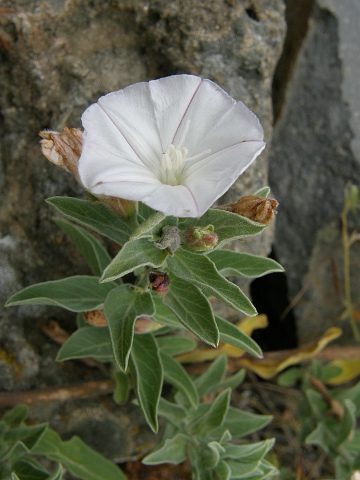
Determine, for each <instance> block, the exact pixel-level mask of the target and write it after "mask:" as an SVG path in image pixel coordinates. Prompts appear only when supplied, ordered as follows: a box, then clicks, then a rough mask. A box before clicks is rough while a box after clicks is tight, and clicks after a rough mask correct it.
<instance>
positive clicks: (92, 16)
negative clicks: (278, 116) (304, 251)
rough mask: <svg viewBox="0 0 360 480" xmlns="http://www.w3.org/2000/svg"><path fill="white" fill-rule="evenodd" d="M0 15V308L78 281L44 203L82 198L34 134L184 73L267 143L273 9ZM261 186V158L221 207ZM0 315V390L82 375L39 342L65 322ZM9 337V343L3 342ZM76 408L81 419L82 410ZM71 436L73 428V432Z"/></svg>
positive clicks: (47, 314) (276, 20) (76, 122)
mask: <svg viewBox="0 0 360 480" xmlns="http://www.w3.org/2000/svg"><path fill="white" fill-rule="evenodd" d="M2 8H4V9H6V10H5V13H4V12H0V15H1V16H0V22H1V26H2V33H1V42H0V56H1V58H0V60H1V64H2V65H1V69H0V83H1V86H2V95H1V97H0V108H1V119H2V122H1V124H0V134H1V138H2V146H1V152H0V155H1V156H0V172H1V176H0V186H1V193H0V195H1V201H0V229H1V237H2V244H1V245H0V249H1V256H0V261H1V265H0V268H1V271H2V278H3V279H4V281H5V284H6V289H4V290H2V291H1V293H0V295H1V302H0V303H1V305H2V304H3V303H4V301H5V300H6V298H7V297H8V296H9V295H10V294H12V293H14V292H15V291H17V290H18V289H19V288H22V287H25V286H27V285H31V284H34V283H36V282H40V281H45V280H53V279H57V278H63V277H64V276H66V275H72V274H75V273H78V274H79V273H87V272H88V270H87V267H86V266H85V264H84V261H83V260H82V259H81V258H80V257H79V255H78V254H77V253H76V250H75V248H74V247H73V246H72V245H70V243H69V242H68V241H67V239H66V238H65V236H64V235H63V234H62V233H61V232H60V231H59V229H58V228H57V227H56V226H55V225H54V224H53V223H52V221H51V217H52V215H53V212H52V211H51V210H50V208H49V206H48V205H46V204H45V202H44V199H46V198H47V197H51V196H54V195H67V196H81V195H83V192H82V191H81V189H80V187H79V186H78V185H77V184H76V182H75V181H74V180H73V179H72V178H71V177H70V176H69V175H67V174H66V173H65V172H63V171H61V170H60V169H57V168H56V167H55V166H54V165H51V164H49V163H48V162H47V161H46V160H45V158H43V157H42V156H41V154H40V148H39V144H38V142H39V138H38V137H37V132H38V131H40V130H43V129H45V128H49V129H52V130H60V129H61V128H62V127H63V126H64V125H67V126H69V127H80V126H81V123H80V117H81V113H82V112H83V110H84V109H85V108H86V107H87V106H88V105H89V104H91V103H93V102H94V101H96V100H97V99H98V97H99V96H101V95H103V94H105V93H108V92H110V91H113V90H118V89H120V88H122V87H124V86H126V85H128V84H131V83H135V82H138V81H146V80H149V79H152V78H157V77H161V76H165V75H169V74H176V73H191V74H195V75H200V76H203V77H208V78H211V79H212V80H214V81H215V82H217V83H219V84H220V85H221V86H222V87H223V88H224V89H225V90H227V91H228V92H229V93H230V94H231V95H232V96H234V97H235V98H237V99H239V100H242V101H243V102H244V103H246V104H247V105H248V106H249V107H250V108H251V109H252V110H254V111H255V112H256V113H257V115H258V116H259V117H260V119H261V121H262V123H263V125H264V130H265V137H266V140H267V141H268V142H269V141H270V139H271V133H272V126H271V124H272V114H271V83H272V76H273V71H274V68H275V65H276V62H277V59H278V57H279V55H280V51H281V47H282V42H283V37H284V33H285V22H284V6H283V2H282V0H270V1H269V0H267V1H265V0H241V1H238V0H222V1H218V0H195V1H193V0H178V1H168V0H153V1H141V0H132V1H125V0H116V1H113V0H111V1H110V0H105V1H104V0H94V1H92V2H88V1H85V0H68V1H62V0H48V1H33V0H20V1H13V0H3V2H2ZM266 183H267V163H266V153H264V154H263V156H262V158H261V159H258V160H257V161H256V162H255V164H254V166H253V167H251V169H249V171H248V172H247V173H246V174H245V175H243V176H242V177H241V178H240V180H239V181H238V182H237V184H236V186H235V187H234V188H233V190H232V192H231V193H230V194H229V195H228V196H227V198H226V199H225V200H224V202H225V201H233V200H235V199H237V197H239V196H242V195H245V194H249V193H253V192H254V190H257V189H258V188H260V187H262V186H263V185H264V184H266ZM270 243H271V232H270V229H269V234H268V235H267V236H266V235H265V236H262V237H258V239H257V242H248V244H247V246H246V247H245V248H246V249H250V248H251V251H253V252H254V253H255V252H257V253H263V254H267V252H268V251H269V249H270ZM242 245H246V244H245V242H244V244H242ZM5 279H6V280H5ZM0 313H1V330H2V332H3V333H2V335H3V339H2V343H1V345H0V346H1V348H2V349H3V351H4V352H5V353H4V358H3V357H2V360H4V359H5V361H4V362H3V363H2V364H0V367H1V365H3V366H4V369H5V370H6V374H5V375H4V378H6V379H7V380H6V384H2V385H1V386H0V389H2V390H4V389H26V388H30V387H33V388H39V387H40V386H41V387H44V386H46V385H54V386H56V385H62V384H66V383H71V382H72V381H76V379H77V378H82V379H84V380H85V379H87V378H89V377H91V376H93V375H94V374H93V373H91V372H90V371H89V369H85V370H84V368H85V367H83V366H78V367H75V366H74V365H76V363H71V364H69V363H68V362H65V363H64V365H59V364H56V363H55V361H54V358H55V355H56V350H57V347H56V346H55V345H54V344H53V343H52V342H51V341H49V340H48V339H47V338H46V337H45V336H44V335H43V334H42V332H41V331H40V327H41V325H42V324H43V323H44V322H46V321H47V320H49V319H50V318H51V319H55V320H57V321H59V322H60V323H61V325H62V326H63V327H64V328H67V329H69V330H71V329H73V328H74V316H73V315H68V314H66V312H63V311H62V310H59V309H55V308H52V309H46V308H44V307H41V308H35V307H34V308H32V307H21V308H13V309H7V310H6V312H3V311H2V310H1V312H0ZM10 333H11V335H13V338H15V336H16V335H17V336H16V340H17V342H18V343H6V339H7V337H8V336H9V335H10ZM24 348H26V349H27V350H26V351H27V357H26V358H31V359H33V367H32V369H30V370H29V371H28V372H27V373H26V376H24V377H23V378H22V379H21V380H19V379H17V378H16V376H14V372H13V367H12V366H11V365H10V364H9V362H8V361H6V360H8V359H9V358H10V357H9V356H11V355H15V357H16V360H17V361H18V362H20V363H21V362H22V358H23V357H21V358H20V356H21V355H20V353H19V352H20V350H21V349H24ZM6 355H7V357H6ZM18 355H19V358H17V356H18ZM67 365H68V366H67ZM37 372H39V373H37ZM82 405H83V408H84V412H86V411H87V412H89V415H90V416H91V415H92V413H91V412H93V410H92V408H93V404H92V403H91V402H90V403H89V404H87V403H86V402H85V401H84V402H82ZM86 409H87V410H86ZM40 412H41V409H40ZM43 412H44V415H46V410H45V409H44V410H43ZM69 412H70V410H69ZM49 415H51V414H49ZM69 415H70V413H69ZM101 415H103V414H101ZM101 415H100V416H99V418H100V417H101ZM40 416H41V415H40ZM101 418H105V417H101ZM38 419H40V417H39V418H38ZM105 420H106V419H105ZM105 420H104V421H105ZM71 421H72V420H71ZM99 421H100V420H99ZM106 421H107V420H106ZM69 422H70V418H69ZM85 423H86V422H85V420H84V422H83V424H85ZM69 428H70V427H69ZM81 428H82V427H81V426H80V423H79V424H78V425H77V427H76V429H77V431H79V430H80V429H81ZM64 431H65V430H64ZM69 431H70V430H69ZM85 440H86V438H85ZM108 441H109V442H110V443H111V442H112V438H110V437H109V439H108Z"/></svg>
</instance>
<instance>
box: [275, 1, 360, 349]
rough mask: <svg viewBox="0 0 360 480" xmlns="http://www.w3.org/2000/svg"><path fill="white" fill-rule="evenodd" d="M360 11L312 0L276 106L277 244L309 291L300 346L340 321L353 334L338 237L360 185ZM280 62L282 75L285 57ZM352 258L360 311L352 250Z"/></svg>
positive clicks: (297, 282) (295, 286)
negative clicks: (347, 196)
mask: <svg viewBox="0 0 360 480" xmlns="http://www.w3.org/2000/svg"><path fill="white" fill-rule="evenodd" d="M294 3H296V2H294V1H292V0H291V1H289V5H292V4H294ZM359 15H360V4H359V2H358V1H357V0H349V1H347V2H336V1H335V0H334V1H333V0H318V1H315V2H314V5H313V9H312V12H311V13H310V17H309V20H308V31H307V33H306V37H305V39H304V42H303V44H302V46H301V48H300V49H299V55H298V57H297V60H296V62H295V63H294V65H293V66H292V72H293V75H292V77H291V80H290V82H289V83H288V88H287V90H286V93H285V95H283V98H282V101H280V102H279V103H280V106H279V105H278V107H277V112H278V114H279V116H280V118H279V119H278V122H277V123H276V126H275V128H274V137H273V144H272V149H271V153H270V161H269V165H270V184H271V187H272V189H273V191H274V193H275V196H276V198H277V199H278V201H279V202H280V208H279V215H278V216H277V226H276V238H275V249H276V254H277V256H278V259H279V261H280V263H282V264H283V265H284V267H285V269H286V273H287V279H288V285H289V291H290V296H291V297H295V296H296V295H297V294H298V293H299V292H301V290H302V289H303V288H304V293H305V294H304V295H303V296H302V297H301V298H300V301H299V303H298V304H297V305H296V307H295V315H296V318H297V327H298V334H299V340H300V342H301V343H303V342H305V341H309V340H312V339H314V337H316V336H319V335H320V334H321V333H323V332H324V331H325V329H326V328H327V327H329V326H330V325H334V324H335V323H336V324H337V325H338V326H341V327H343V328H344V329H345V332H346V334H344V336H343V341H344V342H346V341H349V340H351V339H352V335H351V334H350V333H349V332H348V324H347V323H344V324H341V323H338V322H337V319H338V317H339V315H340V314H341V312H342V310H343V305H342V295H343V291H342V289H343V272H342V269H343V261H342V252H341V243H340V241H339V238H340V215H341V211H342V207H343V202H344V188H345V186H346V184H348V183H349V182H352V183H354V184H355V185H359V184H360V150H359V137H360V94H359V89H358V78H359V73H360V60H359V55H358V54H356V53H355V52H356V51H357V50H358V45H359V42H360V34H359V29H358V21H357V20H358V18H359ZM292 21H293V20H292ZM292 32H295V35H296V33H297V30H296V29H295V28H294V29H291V30H289V32H288V39H287V43H288V44H292V42H294V38H293V36H292ZM294 43H295V45H296V44H298V42H296V41H295V42H294ZM279 67H282V72H283V68H284V67H283V66H282V64H281V62H280V64H279ZM281 93H283V92H281ZM281 107H282V108H283V109H282V111H281ZM351 220H352V222H351V228H356V227H359V224H360V218H359V216H357V217H356V216H352V218H351ZM351 258H352V269H353V271H354V272H353V282H352V283H353V290H354V291H353V295H354V299H355V302H356V305H357V307H358V308H359V304H360V295H359V286H360V285H359V280H358V278H356V272H357V271H358V268H357V264H358V257H357V255H356V250H355V249H353V253H352V257H351ZM357 277H358V276H357ZM325 278H326V281H325Z"/></svg>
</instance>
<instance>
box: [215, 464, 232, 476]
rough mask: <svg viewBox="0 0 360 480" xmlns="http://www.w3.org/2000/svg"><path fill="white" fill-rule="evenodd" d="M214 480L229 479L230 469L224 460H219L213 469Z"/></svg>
mask: <svg viewBox="0 0 360 480" xmlns="http://www.w3.org/2000/svg"><path fill="white" fill-rule="evenodd" d="M214 475H215V477H214V480H230V478H231V469H230V467H229V465H228V464H227V463H226V462H224V460H220V462H219V463H218V464H217V466H216V468H215V470H214Z"/></svg>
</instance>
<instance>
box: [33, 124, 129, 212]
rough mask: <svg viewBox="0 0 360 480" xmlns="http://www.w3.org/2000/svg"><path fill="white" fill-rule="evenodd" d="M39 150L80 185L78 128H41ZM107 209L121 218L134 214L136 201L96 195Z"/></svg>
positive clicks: (80, 144) (79, 133)
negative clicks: (53, 129) (61, 129)
mask: <svg viewBox="0 0 360 480" xmlns="http://www.w3.org/2000/svg"><path fill="white" fill-rule="evenodd" d="M39 135H40V137H41V138H42V139H43V140H41V142H40V143H41V152H42V153H43V155H45V157H46V158H47V159H48V160H50V162H51V163H53V164H54V165H57V166H58V167H60V168H63V169H64V170H66V171H67V172H69V173H71V174H72V175H73V176H74V177H75V178H76V180H77V181H78V182H79V183H80V185H82V182H81V180H80V176H79V171H78V163H79V158H80V155H81V150H82V142H83V134H82V132H81V131H80V130H79V129H78V128H68V127H64V130H63V132H62V133H59V132H51V131H47V130H43V131H42V132H39ZM96 198H98V199H99V201H100V202H101V203H103V204H104V205H105V206H106V207H107V208H108V209H109V210H111V211H112V212H114V213H115V214H116V215H118V216H120V217H122V218H130V217H132V216H135V215H136V202H132V201H130V200H123V199H122V198H116V197H109V196H107V195H96Z"/></svg>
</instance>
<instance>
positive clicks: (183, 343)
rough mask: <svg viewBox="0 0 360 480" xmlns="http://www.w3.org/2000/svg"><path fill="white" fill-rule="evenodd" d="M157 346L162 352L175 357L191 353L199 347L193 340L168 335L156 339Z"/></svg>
mask: <svg viewBox="0 0 360 480" xmlns="http://www.w3.org/2000/svg"><path fill="white" fill-rule="evenodd" d="M156 341H157V344H158V346H159V348H160V350H161V352H164V353H168V354H169V355H172V356H173V357H174V356H176V355H181V354H183V353H187V352H191V351H192V350H194V349H195V348H196V346H197V343H196V341H195V340H193V339H192V338H188V337H184V336H180V335H166V336H163V337H157V338H156Z"/></svg>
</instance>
